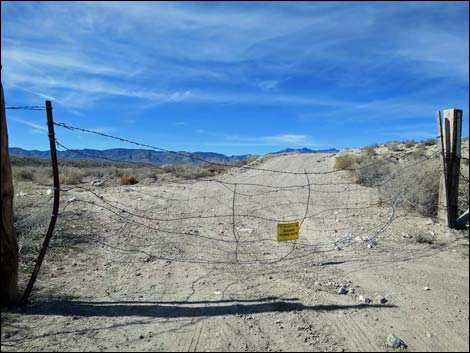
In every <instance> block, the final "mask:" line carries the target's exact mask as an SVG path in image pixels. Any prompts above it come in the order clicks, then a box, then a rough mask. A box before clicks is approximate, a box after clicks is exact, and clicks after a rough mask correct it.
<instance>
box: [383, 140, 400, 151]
mask: <svg viewBox="0 0 470 353" xmlns="http://www.w3.org/2000/svg"><path fill="white" fill-rule="evenodd" d="M398 145H399V143H398V142H397V141H389V142H387V143H386V144H385V147H387V148H388V150H389V151H392V152H396V151H399V150H400V149H399V147H398Z"/></svg>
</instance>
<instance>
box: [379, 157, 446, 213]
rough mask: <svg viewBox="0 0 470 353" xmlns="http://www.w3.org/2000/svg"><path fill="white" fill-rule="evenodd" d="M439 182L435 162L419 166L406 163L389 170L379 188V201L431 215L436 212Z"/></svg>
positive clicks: (436, 161) (437, 162) (435, 160)
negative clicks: (387, 176)
mask: <svg viewBox="0 0 470 353" xmlns="http://www.w3.org/2000/svg"><path fill="white" fill-rule="evenodd" d="M439 179H440V168H439V160H438V159H433V160H429V161H426V162H423V163H420V165H414V164H413V163H412V162H410V163H408V165H400V166H396V167H393V168H391V172H390V177H389V178H387V180H386V181H385V182H384V183H383V185H381V186H380V187H379V193H380V199H381V202H382V203H385V204H389V205H395V206H397V207H402V208H405V209H408V210H412V211H417V212H418V213H421V214H423V215H425V216H434V215H436V213H437V203H438V196H439Z"/></svg>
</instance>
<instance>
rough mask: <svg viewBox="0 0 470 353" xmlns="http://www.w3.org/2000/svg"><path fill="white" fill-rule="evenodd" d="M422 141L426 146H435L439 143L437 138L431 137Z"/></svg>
mask: <svg viewBox="0 0 470 353" xmlns="http://www.w3.org/2000/svg"><path fill="white" fill-rule="evenodd" d="M421 143H422V144H423V145H425V146H434V145H435V144H437V139H434V138H429V139H426V140H423V141H422V142H421Z"/></svg>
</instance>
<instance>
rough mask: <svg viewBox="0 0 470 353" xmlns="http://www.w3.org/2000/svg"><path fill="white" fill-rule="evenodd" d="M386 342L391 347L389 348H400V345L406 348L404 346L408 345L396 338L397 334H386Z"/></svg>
mask: <svg viewBox="0 0 470 353" xmlns="http://www.w3.org/2000/svg"><path fill="white" fill-rule="evenodd" d="M386 343H387V346H388V347H391V348H400V347H403V348H406V347H408V346H407V345H406V344H405V342H403V341H402V340H401V339H400V338H398V337H397V336H395V335H393V334H389V335H388V337H387V342H386Z"/></svg>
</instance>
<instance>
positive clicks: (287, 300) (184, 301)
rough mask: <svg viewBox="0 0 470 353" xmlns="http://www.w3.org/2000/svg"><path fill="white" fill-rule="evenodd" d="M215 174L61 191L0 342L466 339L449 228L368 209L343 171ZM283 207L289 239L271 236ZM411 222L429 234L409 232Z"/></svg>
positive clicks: (163, 347) (169, 344)
mask: <svg viewBox="0 0 470 353" xmlns="http://www.w3.org/2000/svg"><path fill="white" fill-rule="evenodd" d="M333 163H334V157H333V156H331V155H322V154H316V155H313V154H306V155H288V156H278V157H275V158H269V159H266V160H265V161H264V162H263V163H261V164H260V165H259V167H261V168H266V169H275V170H285V171H298V172H300V173H302V172H303V171H304V168H305V169H306V170H307V171H308V172H321V171H328V170H331V169H332V168H333ZM215 180H221V181H225V182H228V183H237V185H236V190H235V191H236V192H235V193H234V189H235V185H234V184H221V183H217V182H206V181H198V182H192V183H173V184H164V185H148V186H143V185H139V184H138V185H134V186H118V187H105V188H94V189H93V190H94V191H95V193H96V195H93V194H91V193H89V192H87V191H83V190H79V189H75V190H71V191H69V192H66V193H63V196H62V203H61V208H62V209H63V208H64V206H65V205H67V206H66V208H65V209H63V211H62V212H61V215H60V220H59V223H58V227H57V236H58V237H63V238H67V239H69V240H70V242H69V244H70V246H68V247H67V248H65V249H63V250H62V251H60V252H58V253H54V255H51V256H49V257H46V261H45V263H44V266H43V269H42V272H41V274H40V276H39V278H38V281H37V285H36V288H35V290H34V291H33V293H32V296H31V304H30V305H29V306H28V307H26V308H12V309H9V310H6V311H2V341H1V349H2V351H97V350H98V351H116V350H119V351H376V350H380V351H386V350H392V349H391V348H388V347H387V346H386V344H385V342H386V338H387V336H388V335H389V334H394V335H396V336H398V337H399V338H401V339H402V340H403V341H404V342H405V343H406V344H407V346H408V348H407V350H408V351H468V350H469V246H468V237H467V238H465V237H464V233H463V232H457V231H451V230H449V229H447V228H446V227H444V226H442V225H440V224H437V223H435V222H434V221H432V220H431V219H428V218H423V217H419V216H416V215H413V214H412V213H410V212H403V211H401V212H400V211H398V212H393V210H392V209H390V208H388V207H385V206H376V203H377V201H378V198H377V197H378V196H377V193H376V190H375V189H372V188H366V187H362V186H360V185H356V184H352V183H350V177H349V176H348V175H347V172H338V173H332V174H320V175H310V176H309V177H308V182H309V183H310V185H311V191H310V193H309V192H308V191H307V189H306V188H294V187H292V186H295V185H305V184H306V183H307V177H306V175H302V174H299V175H291V174H277V173H271V172H266V171H257V170H248V171H247V170H233V171H231V172H230V174H226V175H223V176H220V177H218V178H216V179H215ZM243 183H248V184H253V185H245V184H243ZM255 184H263V185H266V184H269V185H273V186H283V187H286V188H285V189H278V188H267V187H264V186H259V185H255ZM89 187H90V186H87V188H89ZM234 194H235V197H234ZM307 201H308V203H307ZM305 215H308V217H307V218H305V219H304V220H303V221H302V219H303V218H304V216H305ZM292 219H300V221H301V228H300V238H299V240H298V241H296V242H294V241H290V242H277V241H276V229H277V228H276V227H277V224H278V223H279V222H285V221H289V220H292ZM420 232H421V233H426V234H428V233H429V232H433V234H435V235H436V241H435V242H434V243H433V244H422V243H418V242H416V240H415V237H416V236H417V234H418V233H420ZM371 237H374V240H373V241H372V240H369V241H368V240H367V239H368V238H369V239H370V238H371ZM368 244H370V247H368V246H367V245H368ZM341 287H344V288H346V289H347V291H348V293H347V294H338V290H339V288H341ZM360 296H363V297H366V298H370V299H371V300H372V301H371V302H369V303H367V302H365V301H364V300H362V298H360ZM377 296H382V297H384V298H385V299H386V300H387V302H386V303H380V302H379V301H378V299H377Z"/></svg>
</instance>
